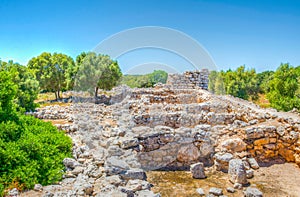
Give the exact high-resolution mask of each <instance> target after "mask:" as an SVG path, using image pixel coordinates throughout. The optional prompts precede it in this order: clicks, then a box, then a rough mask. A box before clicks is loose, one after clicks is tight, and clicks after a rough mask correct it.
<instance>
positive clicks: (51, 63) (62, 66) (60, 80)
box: [28, 52, 76, 99]
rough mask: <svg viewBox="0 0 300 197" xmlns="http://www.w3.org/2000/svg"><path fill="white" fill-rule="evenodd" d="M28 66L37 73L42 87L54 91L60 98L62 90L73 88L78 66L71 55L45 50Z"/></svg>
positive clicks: (57, 97)
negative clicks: (76, 66)
mask: <svg viewBox="0 0 300 197" xmlns="http://www.w3.org/2000/svg"><path fill="white" fill-rule="evenodd" d="M28 68H29V69H30V70H31V71H32V72H33V73H34V74H35V77H36V79H37V80H38V81H39V84H40V88H41V89H42V90H45V91H50V92H54V93H55V96H56V99H59V98H60V91H63V90H70V89H72V88H73V85H74V75H75V74H76V68H75V63H74V60H73V59H72V58H71V57H70V56H67V55H65V54H62V53H53V54H51V53H46V52H44V53H42V54H41V55H39V56H37V57H34V58H32V59H31V60H30V61H29V62H28Z"/></svg>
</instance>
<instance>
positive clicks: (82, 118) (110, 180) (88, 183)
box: [35, 87, 300, 196]
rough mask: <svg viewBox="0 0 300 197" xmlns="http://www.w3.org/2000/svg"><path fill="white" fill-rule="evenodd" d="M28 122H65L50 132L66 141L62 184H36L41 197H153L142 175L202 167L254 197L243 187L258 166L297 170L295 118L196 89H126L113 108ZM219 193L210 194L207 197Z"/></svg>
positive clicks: (45, 114)
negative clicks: (291, 165) (279, 163)
mask: <svg viewBox="0 0 300 197" xmlns="http://www.w3.org/2000/svg"><path fill="white" fill-rule="evenodd" d="M120 92H122V91H120ZM124 92H125V91H124ZM128 92H130V94H128ZM125 95H126V96H125ZM35 116H36V117H39V118H46V119H60V118H63V119H67V120H69V123H68V126H65V127H64V126H63V125H57V126H58V127H59V128H62V129H65V130H66V131H67V132H68V135H69V136H70V137H71V138H72V139H73V143H74V147H73V158H66V159H65V160H64V161H63V162H64V164H65V166H66V173H65V175H64V179H63V181H62V182H61V183H60V184H58V185H51V186H44V187H43V190H39V192H40V193H41V196H51V195H52V196H159V194H154V193H153V192H152V191H151V187H152V185H151V183H149V182H147V176H146V173H145V172H146V171H147V170H191V174H192V175H191V177H194V178H205V177H206V175H205V172H204V170H205V168H207V167H209V166H214V168H215V169H216V170H219V171H223V172H225V173H228V181H230V182H231V183H232V187H234V188H235V189H244V190H245V196H260V193H259V192H260V191H257V190H256V189H255V188H254V189H253V188H249V187H248V188H247V189H245V186H248V182H249V181H248V179H250V178H252V177H253V176H255V170H256V169H258V168H259V162H266V161H271V160H273V159H277V158H283V159H285V160H286V161H290V162H296V163H297V164H300V140H299V133H300V117H299V116H298V115H297V114H293V115H290V114H288V115H287V114H286V113H279V112H276V111H274V110H272V109H261V108H259V107H258V106H256V105H254V104H251V103H249V102H246V101H243V100H241V99H236V98H233V97H230V96H215V95H212V94H210V93H209V92H207V91H205V90H202V89H200V88H196V89H182V90H180V89H170V88H166V87H161V88H150V89H131V90H130V91H128V90H126V93H124V95H123V96H122V99H120V100H118V102H116V103H115V104H113V105H104V104H92V103H73V104H72V105H71V106H52V107H46V108H44V109H39V110H38V111H37V112H36V113H35ZM287 117H288V118H287ZM195 189H196V188H195ZM198 190H199V191H198ZM198 190H197V192H198V193H199V194H200V193H201V192H202V193H203V191H201V190H200V189H198ZM229 190H231V191H234V189H233V188H230V189H229ZM221 191H222V190H221ZM219 194H220V192H217V189H216V188H214V189H212V190H211V191H210V192H209V194H208V195H210V196H221V195H222V194H220V195H219Z"/></svg>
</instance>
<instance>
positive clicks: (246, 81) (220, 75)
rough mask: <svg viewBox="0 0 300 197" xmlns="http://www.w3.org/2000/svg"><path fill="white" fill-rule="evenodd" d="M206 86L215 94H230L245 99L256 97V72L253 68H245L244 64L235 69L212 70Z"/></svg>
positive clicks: (257, 90)
mask: <svg viewBox="0 0 300 197" xmlns="http://www.w3.org/2000/svg"><path fill="white" fill-rule="evenodd" d="M208 87H209V90H210V91H211V92H213V93H216V94H230V95H233V96H235V97H239V98H242V99H246V100H248V99H250V100H257V99H258V93H259V86H258V78H257V74H256V72H255V70H254V69H251V70H245V66H240V67H239V68H237V69H236V70H235V71H232V70H230V69H229V70H228V71H226V72H224V71H221V72H217V71H212V72H211V73H210V76H209V86H208Z"/></svg>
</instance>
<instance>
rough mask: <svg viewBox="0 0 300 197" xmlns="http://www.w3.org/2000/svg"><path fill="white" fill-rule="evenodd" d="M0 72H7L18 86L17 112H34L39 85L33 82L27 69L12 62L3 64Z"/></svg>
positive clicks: (31, 75)
mask: <svg viewBox="0 0 300 197" xmlns="http://www.w3.org/2000/svg"><path fill="white" fill-rule="evenodd" d="M0 70H3V71H7V72H9V73H10V75H11V78H12V81H13V82H14V84H16V85H17V86H18V88H17V94H16V98H15V103H16V104H17V106H18V108H17V109H18V111H23V109H24V110H25V111H30V110H34V109H35V107H36V104H35V103H34V100H35V99H36V98H37V95H38V93H39V83H38V81H37V80H35V78H34V75H33V73H31V72H30V71H29V70H28V69H27V67H25V66H22V65H20V64H17V63H13V61H9V62H8V63H4V62H3V63H2V66H1V68H0Z"/></svg>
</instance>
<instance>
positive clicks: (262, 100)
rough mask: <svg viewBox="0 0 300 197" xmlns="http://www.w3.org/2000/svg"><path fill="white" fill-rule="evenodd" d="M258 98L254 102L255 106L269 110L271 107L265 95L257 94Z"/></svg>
mask: <svg viewBox="0 0 300 197" xmlns="http://www.w3.org/2000/svg"><path fill="white" fill-rule="evenodd" d="M258 96H259V98H258V100H257V101H255V104H257V105H259V106H260V107H262V108H269V107H270V106H271V105H270V102H269V100H268V99H267V97H266V95H265V94H259V95H258Z"/></svg>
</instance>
